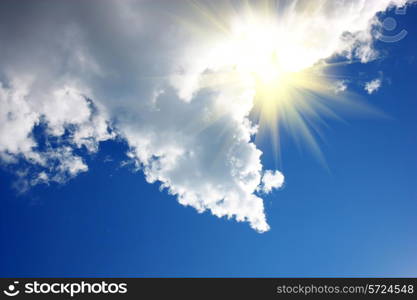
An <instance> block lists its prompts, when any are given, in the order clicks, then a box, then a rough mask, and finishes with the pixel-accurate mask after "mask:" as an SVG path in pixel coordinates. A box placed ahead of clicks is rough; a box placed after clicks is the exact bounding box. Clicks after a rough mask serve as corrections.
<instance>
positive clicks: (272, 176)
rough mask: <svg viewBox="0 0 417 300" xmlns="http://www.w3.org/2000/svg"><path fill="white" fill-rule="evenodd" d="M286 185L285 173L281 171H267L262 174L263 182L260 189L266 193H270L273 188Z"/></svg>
mask: <svg viewBox="0 0 417 300" xmlns="http://www.w3.org/2000/svg"><path fill="white" fill-rule="evenodd" d="M283 185H284V175H283V174H282V173H281V172H280V171H275V172H272V171H269V170H268V171H266V172H265V173H264V176H262V180H261V184H260V185H259V186H258V189H259V190H260V191H262V192H264V193H270V192H271V191H272V190H273V189H276V188H280V187H282V186H283Z"/></svg>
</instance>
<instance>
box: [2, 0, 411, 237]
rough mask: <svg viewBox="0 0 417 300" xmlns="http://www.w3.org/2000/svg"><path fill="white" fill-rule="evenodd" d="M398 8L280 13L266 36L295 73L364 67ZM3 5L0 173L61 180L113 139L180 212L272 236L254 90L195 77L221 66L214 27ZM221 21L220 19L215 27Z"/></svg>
mask: <svg viewBox="0 0 417 300" xmlns="http://www.w3.org/2000/svg"><path fill="white" fill-rule="evenodd" d="M220 2H221V1H216V3H217V4H219V3H220ZM318 2H319V3H318ZM405 2H406V1H405V0H395V1H389V0H368V1H363V0H352V1H324V0H323V1H315V2H314V4H313V3H312V1H294V2H293V4H290V5H287V6H285V5H284V12H285V14H284V15H283V18H282V26H283V27H282V28H284V30H282V32H281V34H282V35H281V36H279V37H277V38H279V39H280V40H281V41H283V45H287V44H288V45H290V46H291V47H289V46H288V47H285V46H283V49H282V55H284V56H285V55H286V53H287V54H288V51H289V49H291V52H293V53H291V55H292V56H294V55H298V60H297V61H298V63H299V65H298V67H299V68H306V67H309V66H311V65H313V64H315V63H317V62H318V61H320V60H322V59H325V58H328V57H331V56H332V55H335V54H337V55H343V56H345V57H347V58H348V59H350V58H358V59H360V60H361V61H362V62H367V61H369V60H371V59H373V58H375V57H376V56H377V52H376V51H375V49H374V48H373V47H372V43H373V35H372V29H373V28H375V26H378V20H377V19H376V18H375V15H376V14H377V13H378V12H380V11H384V10H386V9H387V8H388V7H390V6H391V5H395V4H396V5H403V4H404V3H405ZM254 3H255V2H254ZM0 6H1V7H0V41H1V42H2V47H0V70H1V71H0V83H1V85H0V103H1V107H2V110H1V112H0V125H1V126H0V157H1V159H2V161H3V163H5V164H13V163H16V162H18V161H20V160H24V161H26V163H27V164H29V165H32V166H35V167H33V168H31V169H30V170H29V171H27V172H26V171H25V172H23V171H22V172H20V174H21V177H22V178H25V179H26V180H27V182H29V183H30V184H37V183H42V182H49V181H57V182H63V181H66V180H67V179H69V178H72V177H73V176H76V175H77V174H78V173H80V172H85V171H87V169H88V167H87V165H86V164H85V162H84V160H83V158H82V156H81V155H80V154H77V153H78V152H77V151H78V150H80V149H85V150H86V151H87V152H94V151H97V150H98V145H99V143H100V142H101V141H104V140H107V139H111V138H114V136H115V133H114V132H117V133H118V135H119V136H120V137H123V138H124V139H125V140H126V141H127V143H128V144H129V146H130V151H129V153H128V155H129V157H130V158H131V159H132V160H133V161H134V162H135V163H136V165H137V167H138V169H141V170H143V172H144V173H145V175H146V180H147V181H148V182H151V183H152V182H159V183H160V184H161V187H162V188H165V189H166V190H167V191H168V192H169V193H171V194H173V195H176V196H177V197H178V201H179V202H180V203H181V204H183V205H189V206H192V207H194V208H196V209H197V211H199V212H202V211H205V210H209V211H211V212H212V213H213V214H214V215H216V216H218V217H222V216H226V217H228V218H232V217H233V218H235V219H236V220H238V221H247V222H249V223H250V225H251V226H252V227H253V228H254V229H256V230H258V231H260V232H263V231H266V230H268V229H269V226H268V224H267V222H266V216H265V212H264V206H263V201H262V198H261V197H260V195H259V193H260V194H262V192H263V193H268V192H270V191H272V189H274V188H278V187H280V186H282V184H283V180H284V177H283V175H282V174H281V173H279V172H278V171H265V170H264V167H263V165H262V163H261V154H262V153H261V151H260V150H259V149H257V147H256V145H255V144H254V143H253V142H252V140H253V136H254V134H256V131H257V129H256V124H253V123H252V121H251V120H250V119H249V114H250V112H251V110H252V107H253V98H254V93H253V90H252V89H248V88H247V87H246V86H242V85H241V84H237V83H234V84H227V85H216V86H208V85H206V84H204V81H203V80H202V78H204V76H207V74H216V72H219V71H221V70H223V69H224V68H229V67H231V66H230V61H228V60H224V61H222V60H218V59H215V57H216V49H217V48H216V45H217V43H218V41H219V40H222V39H224V34H223V33H221V31H219V30H216V29H213V30H210V28H208V29H207V31H206V32H204V33H202V32H199V26H200V25H199V24H198V22H196V25H195V28H194V25H191V26H188V28H187V26H179V23H183V21H184V20H185V21H187V20H195V19H201V18H200V17H198V16H197V17H196V11H195V10H194V9H191V8H190V6H189V5H187V4H186V3H185V2H182V1H110V0H108V1H102V2H100V4H99V5H97V3H95V2H94V3H93V1H83V2H81V1H76V2H70V1H49V2H48V1H31V2H30V3H29V2H28V3H26V4H25V6H24V7H23V6H22V5H21V4H19V3H16V1H2V2H1V3H0ZM225 12H226V15H225V16H223V14H224V13H225ZM227 12H228V11H227V10H221V14H222V18H227ZM219 13H220V12H219ZM172 15H176V16H179V18H180V19H181V22H178V20H177V19H176V18H171V17H170V16H172ZM209 23H210V22H209ZM206 25H207V24H206ZM212 25H213V24H212ZM213 26H214V27H216V25H213ZM206 27H207V26H206ZM11 29H13V30H11ZM190 29H196V31H197V33H196V34H190ZM306 45H308V47H309V51H308V53H306V52H305V51H304V49H305V47H306ZM28 49H30V51H28ZM217 58H218V56H217ZM110 124H111V126H112V129H111V128H110V127H111V126H110ZM38 127H42V128H43V129H44V134H45V136H46V141H45V142H43V143H41V142H40V140H39V138H38V137H36V135H35V134H34V130H35V129H36V128H38Z"/></svg>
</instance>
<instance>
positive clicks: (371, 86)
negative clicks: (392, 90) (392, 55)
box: [365, 78, 382, 95]
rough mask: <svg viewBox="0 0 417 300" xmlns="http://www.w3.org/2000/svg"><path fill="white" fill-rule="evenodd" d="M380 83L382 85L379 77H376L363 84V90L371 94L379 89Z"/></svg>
mask: <svg viewBox="0 0 417 300" xmlns="http://www.w3.org/2000/svg"><path fill="white" fill-rule="evenodd" d="M381 85H382V80H381V79H379V78H377V79H374V80H371V81H369V82H367V83H366V84H365V91H367V92H368V94H369V95H370V94H373V93H375V92H376V91H378V90H379V88H380V87H381Z"/></svg>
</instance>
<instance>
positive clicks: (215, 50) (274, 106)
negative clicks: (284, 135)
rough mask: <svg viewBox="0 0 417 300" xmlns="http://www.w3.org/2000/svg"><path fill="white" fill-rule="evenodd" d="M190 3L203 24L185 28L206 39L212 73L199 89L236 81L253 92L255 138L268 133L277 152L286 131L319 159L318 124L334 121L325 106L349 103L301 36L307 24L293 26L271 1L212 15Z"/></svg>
mask: <svg viewBox="0 0 417 300" xmlns="http://www.w3.org/2000/svg"><path fill="white" fill-rule="evenodd" d="M192 3H193V5H194V7H195V9H196V11H197V12H198V15H199V17H201V18H199V19H200V20H199V21H198V22H197V23H200V24H201V23H204V25H196V24H197V23H194V24H193V23H192V22H191V24H193V25H191V26H190V23H188V26H189V27H190V28H192V29H194V31H195V32H196V33H197V34H199V36H202V37H207V38H206V39H207V40H208V39H210V43H208V44H207V49H208V50H207V51H208V53H209V55H207V57H206V58H205V59H206V61H205V65H206V66H208V69H210V70H212V71H213V72H210V73H209V74H205V75H203V76H202V78H201V80H200V84H201V86H207V87H213V86H216V85H225V84H233V83H236V82H239V83H240V84H241V85H242V86H244V87H245V88H247V89H248V90H252V91H253V95H254V98H253V102H254V103H253V109H252V112H251V117H252V118H253V120H254V122H256V123H257V125H258V128H259V130H258V133H257V135H256V138H257V139H258V138H260V137H262V136H265V134H264V133H268V135H267V136H269V137H271V138H272V141H273V145H274V147H275V149H276V152H279V146H280V134H281V131H282V130H281V129H285V130H286V131H287V132H288V133H289V135H290V136H291V137H293V138H294V139H295V140H296V141H297V144H298V143H299V141H301V140H302V141H304V142H306V144H307V145H308V146H309V148H310V149H311V150H313V152H314V153H315V154H316V155H317V157H319V158H320V159H322V155H321V151H320V148H319V146H318V143H317V142H316V139H317V137H318V136H320V129H319V126H318V125H317V124H318V123H324V122H323V119H322V117H323V116H324V115H330V116H336V114H335V113H334V112H333V110H332V109H331V105H329V104H331V103H332V102H333V103H336V102H338V103H339V104H340V103H342V102H344V103H345V104H346V103H347V102H348V101H345V100H346V99H342V98H341V97H340V96H338V95H336V94H335V92H334V88H333V86H334V84H332V82H331V80H330V79H331V76H329V74H328V73H327V70H328V67H329V64H328V63H326V62H325V61H324V60H319V61H317V59H316V57H317V49H318V46H317V43H316V41H315V39H314V38H312V37H307V36H306V35H305V30H304V29H305V27H303V26H306V24H302V25H303V26H299V27H295V26H293V23H292V18H294V16H293V15H292V14H291V12H287V11H285V9H282V11H281V12H280V10H279V9H278V8H277V7H276V6H275V5H274V3H276V1H266V0H265V1H257V2H253V3H258V5H256V6H254V4H251V5H250V4H249V3H248V2H246V5H243V8H240V9H239V8H238V9H236V8H235V7H229V8H221V9H220V8H214V10H213V7H207V6H205V5H202V4H201V3H200V2H192ZM259 3H262V4H259ZM213 36H214V37H215V38H213ZM324 56H325V55H324ZM336 117H337V116H336Z"/></svg>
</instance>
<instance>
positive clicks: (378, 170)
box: [0, 6, 417, 277]
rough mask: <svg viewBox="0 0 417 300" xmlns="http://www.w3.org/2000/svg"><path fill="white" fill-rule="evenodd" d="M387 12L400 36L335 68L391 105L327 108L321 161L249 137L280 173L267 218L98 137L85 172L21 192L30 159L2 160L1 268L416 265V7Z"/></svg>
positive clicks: (355, 87) (290, 145)
mask: <svg viewBox="0 0 417 300" xmlns="http://www.w3.org/2000/svg"><path fill="white" fill-rule="evenodd" d="M389 15H392V16H394V17H395V18H396V20H397V21H398V26H399V27H398V28H405V29H406V30H407V31H408V36H407V37H406V38H405V39H403V40H401V41H399V42H397V43H392V44H389V43H383V42H378V41H377V42H376V44H375V47H376V49H377V50H380V51H381V52H382V54H381V57H380V58H378V59H376V60H374V61H372V62H369V63H366V64H362V63H359V62H358V63H351V64H348V65H344V66H343V65H342V66H339V67H337V70H336V72H337V74H338V76H340V77H341V78H347V79H349V83H348V90H349V91H350V92H351V93H352V94H354V95H357V97H358V98H359V97H360V99H361V101H364V102H367V103H370V104H371V105H372V106H374V107H376V108H378V109H380V110H381V111H383V112H384V113H385V114H386V115H387V117H372V116H367V115H360V114H348V115H343V113H341V116H342V117H343V119H344V120H345V122H341V121H336V120H332V119H326V118H325V119H326V122H327V125H328V127H326V128H324V130H323V132H324V137H325V141H324V140H322V139H319V140H318V141H319V144H320V147H321V149H322V152H323V154H324V157H325V159H326V162H327V166H328V168H325V167H324V166H323V165H322V164H321V163H320V162H318V160H317V159H316V158H315V157H314V155H312V154H311V153H310V152H309V151H308V150H306V149H303V148H302V149H301V150H300V149H298V148H297V145H296V144H295V143H294V142H293V140H292V139H291V138H290V137H288V136H286V135H285V134H284V136H283V139H282V141H281V142H282V153H281V163H277V161H276V159H275V158H274V156H275V155H274V152H273V147H272V145H271V142H270V141H269V140H267V139H263V140H262V141H261V142H259V143H258V145H257V146H258V148H259V149H260V150H262V151H263V155H262V163H263V167H264V168H265V169H275V168H277V167H278V168H279V169H280V170H281V171H282V172H283V174H285V186H284V187H283V188H282V189H277V190H274V191H273V192H271V193H270V194H268V195H264V196H263V199H264V207H265V214H266V217H267V220H268V224H269V226H270V227H271V229H270V230H269V231H267V232H265V233H258V232H257V231H255V230H253V229H252V228H251V227H250V226H248V224H247V223H242V222H236V221H235V220H233V219H230V220H228V219H227V218H225V217H222V218H217V217H214V216H213V215H212V214H211V213H210V212H208V211H205V212H204V213H197V212H196V210H195V209H194V208H192V207H184V206H182V205H180V204H179V203H178V202H177V200H176V197H175V196H172V195H168V193H167V192H166V191H162V192H161V191H160V189H159V184H157V183H153V184H149V183H147V182H146V180H145V177H144V175H143V173H142V172H140V171H139V172H135V171H134V170H133V166H132V165H130V166H125V167H121V166H120V162H121V161H124V160H126V155H125V153H126V152H127V151H128V149H129V146H128V145H127V143H126V142H125V141H122V140H121V139H117V140H107V141H104V142H101V143H100V150H99V151H98V152H96V153H93V154H87V153H86V151H83V150H79V152H77V153H79V155H80V156H81V157H82V159H83V160H85V162H86V163H87V165H88V172H82V173H80V174H78V175H77V176H75V177H74V178H72V179H71V180H69V181H67V182H66V183H62V184H60V183H54V182H52V183H50V184H49V185H46V184H40V185H36V186H33V187H31V188H30V189H29V190H28V191H27V192H25V193H23V194H19V193H18V191H17V190H16V188H15V186H16V180H17V179H16V178H17V177H16V175H15V174H14V171H16V170H19V168H21V167H22V166H25V163H24V162H20V163H19V164H17V165H16V164H14V165H4V166H3V168H2V169H1V171H0V191H1V198H2V200H1V202H2V203H1V205H2V208H1V210H0V214H1V216H0V229H1V230H0V234H1V236H0V238H1V240H2V241H3V242H2V247H0V275H1V276H7V277H16V276H27V277H31V276H34V277H36V276H43V277H48V276H97V277H105V276H111V277H113V276H139V277H140V276H156V277H157V276H179V277H183V276H186V277H190V276H191V277H192V276H216V277H217V276H220V277H221V276H236V277H252V276H256V277H258V276H259V277H275V276H278V277H307V276H313V277H315V276H318V277H323V276H379V277H383V276H384V277H385V276H416V275H417V257H416V255H415V253H417V238H416V237H417V156H416V153H417V135H416V130H417V118H416V112H417V102H416V101H417V91H416V89H415V87H416V83H417V81H416V78H417V58H416V49H417V39H416V38H415V37H417V26H416V25H417V24H416V21H417V7H415V6H414V7H409V8H408V10H407V14H406V15H404V16H402V15H395V14H394V13H393V11H391V12H390V14H389ZM381 17H382V18H384V17H385V16H381ZM381 72H382V73H381ZM381 74H382V75H381ZM375 78H382V86H381V87H380V89H379V90H378V91H377V92H375V93H373V94H371V95H368V94H367V93H366V92H365V91H364V88H363V85H364V84H365V83H366V82H369V81H370V80H372V79H375Z"/></svg>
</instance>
